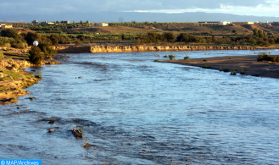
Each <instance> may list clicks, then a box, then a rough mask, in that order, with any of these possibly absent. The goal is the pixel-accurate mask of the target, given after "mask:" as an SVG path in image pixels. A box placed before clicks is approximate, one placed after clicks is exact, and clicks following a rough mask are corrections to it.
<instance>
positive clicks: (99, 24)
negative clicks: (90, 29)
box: [93, 23, 109, 26]
mask: <svg viewBox="0 0 279 165" xmlns="http://www.w3.org/2000/svg"><path fill="white" fill-rule="evenodd" d="M93 26H109V24H108V23H94V24H93Z"/></svg>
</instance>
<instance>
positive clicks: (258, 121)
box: [0, 50, 279, 165]
mask: <svg viewBox="0 0 279 165" xmlns="http://www.w3.org/2000/svg"><path fill="white" fill-rule="evenodd" d="M258 52H261V51H246V50H241V51H195V52H143V53H108V54H67V55H68V56H71V57H72V58H70V59H66V60H61V62H62V64H60V65H48V66H41V67H37V68H27V69H26V70H27V71H30V70H32V69H37V70H38V72H40V74H41V75H42V77H43V79H42V80H41V81H40V82H39V83H38V84H36V85H33V86H31V87H29V88H28V89H27V90H28V91H29V92H30V93H32V94H31V95H28V96H24V97H21V98H19V102H18V103H17V104H15V105H5V106H0V111H1V113H0V123H1V129H0V135H1V141H0V158H4V159H41V160H42V163H43V164H150V165H152V164H171V163H172V164H187V163H190V164H191V165H192V164H279V157H278V155H279V145H278V144H279V122H278V121H279V108H278V104H279V79H272V78H261V77H253V76H243V75H236V76H232V75H230V74H229V73H224V72H219V71H217V70H210V69H202V68H198V67H192V66H185V65H178V64H170V63H158V62H153V61H154V60H156V59H164V58H163V56H164V55H169V54H175V55H176V59H182V58H183V57H185V56H186V55H188V56H190V58H207V57H214V56H236V55H255V54H257V53H258ZM269 52H271V54H278V52H279V51H278V50H270V51H269ZM78 77H80V78H78ZM29 97H34V100H33V101H31V100H30V99H28V98H29ZM50 118H51V119H54V120H55V123H54V124H49V123H48V121H47V120H49V119H50ZM75 127H77V128H82V132H83V134H84V138H83V139H76V138H75V137H74V136H73V135H72V133H71V131H70V130H71V129H73V128H75ZM49 128H50V129H51V130H52V131H53V132H52V133H48V129H49ZM86 143H88V146H89V147H87V148H85V147H83V145H85V144H86Z"/></svg>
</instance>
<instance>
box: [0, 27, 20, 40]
mask: <svg viewBox="0 0 279 165" xmlns="http://www.w3.org/2000/svg"><path fill="white" fill-rule="evenodd" d="M1 36H3V37H12V38H14V39H15V40H16V41H22V40H23V37H22V36H21V35H20V34H19V32H18V31H17V30H16V29H4V30H2V31H1Z"/></svg>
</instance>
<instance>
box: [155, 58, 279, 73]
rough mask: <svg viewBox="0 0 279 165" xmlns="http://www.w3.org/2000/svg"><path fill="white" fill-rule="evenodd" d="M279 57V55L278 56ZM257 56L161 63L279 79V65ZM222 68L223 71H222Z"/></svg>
mask: <svg viewBox="0 0 279 165" xmlns="http://www.w3.org/2000/svg"><path fill="white" fill-rule="evenodd" d="M277 56H279V55H277ZM257 57H258V56H257V55H253V56H226V57H212V58H206V59H204V58H200V59H189V60H165V61H160V62H168V63H177V64H182V65H190V66H198V67H203V68H207V69H215V70H222V71H224V70H226V69H227V70H229V72H233V71H235V70H236V72H237V73H241V72H242V73H244V74H245V75H252V76H260V77H271V78H279V63H274V62H270V61H257ZM220 68H221V69H220Z"/></svg>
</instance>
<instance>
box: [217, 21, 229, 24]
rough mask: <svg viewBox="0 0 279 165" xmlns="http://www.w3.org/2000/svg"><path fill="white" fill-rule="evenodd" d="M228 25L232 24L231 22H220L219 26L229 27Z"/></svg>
mask: <svg viewBox="0 0 279 165" xmlns="http://www.w3.org/2000/svg"><path fill="white" fill-rule="evenodd" d="M228 24H230V22H227V21H224V22H223V21H221V22H218V25H228Z"/></svg>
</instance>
